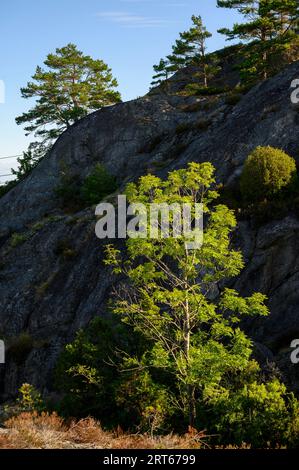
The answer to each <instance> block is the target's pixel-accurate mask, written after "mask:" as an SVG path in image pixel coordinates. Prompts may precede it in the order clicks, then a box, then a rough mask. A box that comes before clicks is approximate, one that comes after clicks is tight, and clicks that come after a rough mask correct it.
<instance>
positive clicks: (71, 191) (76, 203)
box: [55, 176, 81, 209]
mask: <svg viewBox="0 0 299 470" xmlns="http://www.w3.org/2000/svg"><path fill="white" fill-rule="evenodd" d="M55 193H56V195H57V196H58V197H59V199H60V201H61V202H62V205H63V207H65V208H70V209H72V208H74V209H77V208H80V205H81V200H80V181H79V178H78V177H77V176H72V177H71V176H63V177H62V179H61V182H60V184H59V185H58V186H57V188H56V189H55Z"/></svg>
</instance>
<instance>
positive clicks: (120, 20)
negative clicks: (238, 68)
mask: <svg viewBox="0 0 299 470" xmlns="http://www.w3.org/2000/svg"><path fill="white" fill-rule="evenodd" d="M192 14H196V15H197V14H201V15H202V17H203V19H204V22H205V23H206V25H207V27H208V29H209V30H210V31H211V32H213V33H214V36H213V38H212V39H211V40H210V41H209V50H215V49H218V48H221V47H223V45H224V44H225V40H224V38H223V37H222V36H221V35H219V34H217V32H216V31H217V28H219V27H221V26H227V25H230V24H232V23H233V22H234V21H235V20H236V18H237V16H236V14H234V13H233V12H232V11H227V10H224V9H218V8H216V0H43V1H40V0H28V1H24V0H3V1H2V2H1V17H0V25H1V33H2V38H3V39H2V41H1V42H0V80H3V81H4V82H5V87H6V100H5V103H4V104H0V130H1V139H0V157H2V156H7V155H16V154H19V153H21V152H22V151H23V150H26V148H27V146H28V144H29V142H30V140H32V139H30V138H28V137H27V138H26V137H25V135H24V130H23V129H22V127H19V126H17V125H16V124H15V121H14V120H15V117H16V116H17V115H20V114H22V113H23V112H24V111H26V110H27V109H28V108H29V106H30V103H29V102H27V101H26V100H24V99H22V98H21V97H20V87H21V86H24V85H26V83H27V81H28V80H30V77H31V75H32V74H33V73H34V70H35V68H36V66H37V65H41V64H42V62H43V61H44V59H45V57H46V55H47V54H48V53H49V52H52V51H54V50H55V48H56V47H61V46H64V45H65V44H67V43H68V42H74V43H75V44H77V45H78V47H79V48H80V49H81V50H83V51H84V52H85V53H86V54H89V55H91V56H93V57H94V58H100V59H103V60H104V61H105V62H107V63H108V64H109V66H110V67H111V68H112V70H113V74H114V76H116V78H117V79H118V82H119V90H120V92H121V94H122V98H123V100H130V99H134V98H136V97H137V96H142V95H143V94H145V93H146V92H147V91H148V88H149V84H150V81H151V77H152V66H153V64H155V63H157V62H158V61H159V59H160V58H161V57H164V56H165V55H167V54H168V53H169V52H170V50H171V45H172V44H173V43H174V41H175V39H177V37H178V34H179V32H180V31H183V30H185V29H188V28H189V27H190V18H191V15H192ZM12 166H15V160H0V174H3V173H10V168H11V167H12ZM5 179H9V178H3V177H0V181H4V180H5Z"/></svg>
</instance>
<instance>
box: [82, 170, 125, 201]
mask: <svg viewBox="0 0 299 470" xmlns="http://www.w3.org/2000/svg"><path fill="white" fill-rule="evenodd" d="M116 189H117V185H116V180H115V177H114V176H112V175H110V174H109V173H108V172H107V170H106V169H105V167H104V166H103V165H101V164H98V165H96V167H95V169H94V171H93V172H92V173H91V175H89V176H87V178H86V179H85V181H84V183H83V186H82V188H81V198H82V200H83V201H84V202H86V203H87V204H97V203H99V202H100V201H101V200H102V199H103V198H104V197H105V196H108V194H111V193H113V192H114V191H115V190H116Z"/></svg>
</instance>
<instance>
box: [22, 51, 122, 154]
mask: <svg viewBox="0 0 299 470" xmlns="http://www.w3.org/2000/svg"><path fill="white" fill-rule="evenodd" d="M44 65H45V66H46V68H45V69H43V68H42V67H40V66H38V67H37V68H36V71H35V74H34V75H33V77H32V79H33V81H31V82H28V83H27V86H26V87H25V88H21V95H22V97H23V98H25V99H31V98H36V104H35V106H34V107H33V108H31V109H30V110H29V111H28V112H26V113H23V114H22V115H21V116H19V117H17V118H16V122H17V124H19V125H20V124H26V127H25V131H26V132H27V135H29V134H31V133H33V134H34V136H35V137H36V138H37V139H39V142H41V143H40V149H44V150H45V151H46V150H47V149H48V148H49V146H51V145H52V144H53V142H54V141H55V140H56V139H57V137H58V136H59V135H60V134H61V133H62V132H63V131H64V130H65V129H67V128H68V127H69V126H71V125H72V124H73V123H74V122H76V121H78V120H79V119H80V118H82V117H84V116H86V115H87V114H88V113H90V112H92V111H94V110H97V109H100V108H102V107H103V106H107V105H111V104H114V103H116V102H119V101H120V94H119V93H118V92H117V91H116V90H115V88H116V87H117V81H116V79H115V78H113V76H112V72H111V69H110V68H109V67H108V65H107V64H105V63H104V62H103V61H102V60H94V59H92V58H91V57H90V56H88V55H84V54H83V52H81V51H79V50H78V48H77V46H76V45H75V44H68V45H67V46H65V47H62V48H61V49H56V53H55V54H49V55H48V56H47V58H46V60H45V62H44ZM37 147H38V143H35V149H34V150H35V151H36V150H38V149H37ZM32 150H33V149H32V148H31V149H29V151H32ZM27 157H28V155H27V156H26V157H25V158H26V159H27V160H28V158H27Z"/></svg>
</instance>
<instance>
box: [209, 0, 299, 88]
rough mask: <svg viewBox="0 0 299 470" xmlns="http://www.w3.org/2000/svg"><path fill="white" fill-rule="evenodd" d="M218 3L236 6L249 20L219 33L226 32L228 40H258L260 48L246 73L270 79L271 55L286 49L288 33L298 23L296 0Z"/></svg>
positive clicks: (226, 0) (224, 0)
mask: <svg viewBox="0 0 299 470" xmlns="http://www.w3.org/2000/svg"><path fill="white" fill-rule="evenodd" d="M217 6H218V7H220V8H229V9H236V10H237V11H238V12H239V13H240V14H242V15H243V16H244V18H245V19H247V20H248V21H247V22H245V23H241V24H240V23H236V24H234V26H233V28H232V29H228V28H222V29H219V31H218V32H219V33H221V34H225V35H226V36H227V38H228V40H232V39H235V38H238V39H241V40H243V41H252V40H253V41H258V42H259V48H258V50H257V49H253V50H252V51H251V53H250V54H249V57H248V58H247V60H245V63H244V64H245V67H244V70H243V72H244V71H245V72H246V71H247V72H249V73H250V72H251V73H255V74H256V76H259V75H261V76H262V78H263V79H266V78H268V74H269V73H268V72H269V59H270V57H271V56H273V55H274V54H275V53H277V52H279V51H281V50H283V48H284V44H285V41H286V38H285V36H288V35H289V34H290V33H292V32H294V31H295V30H296V27H297V26H298V4H297V0H259V1H257V0H217Z"/></svg>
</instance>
